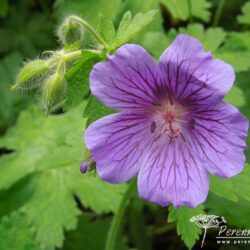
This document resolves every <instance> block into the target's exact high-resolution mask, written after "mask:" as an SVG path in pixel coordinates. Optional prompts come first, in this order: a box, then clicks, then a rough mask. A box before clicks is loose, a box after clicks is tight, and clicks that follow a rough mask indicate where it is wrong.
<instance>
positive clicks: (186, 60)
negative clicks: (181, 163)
mask: <svg viewBox="0 0 250 250" xmlns="http://www.w3.org/2000/svg"><path fill="white" fill-rule="evenodd" d="M159 64H160V69H161V73H162V76H163V80H162V81H163V82H164V83H165V84H166V85H167V88H168V89H169V91H170V92H171V93H172V94H173V95H175V96H176V98H177V99H178V100H180V101H182V102H183V103H189V104H190V105H191V104H193V105H197V103H199V104H202V103H204V104H206V103H207V102H209V100H210V101H211V98H215V99H219V100H222V98H223V97H224V96H225V94H226V93H227V92H228V90H229V89H230V88H231V86H232V84H233V82H234V79H235V74H234V70H233V68H232V67H231V66H230V65H229V64H226V63H224V62H223V61H221V60H217V59H216V60H213V59H212V55H211V53H210V52H208V53H207V52H205V51H204V49H203V47H202V45H201V43H200V42H199V40H197V39H195V38H192V37H190V36H188V35H179V36H177V38H176V39H175V40H174V42H173V43H172V44H171V45H170V46H169V47H168V48H167V49H166V50H165V52H164V53H163V54H162V56H161V57H160V60H159Z"/></svg>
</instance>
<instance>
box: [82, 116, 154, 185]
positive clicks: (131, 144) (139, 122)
mask: <svg viewBox="0 0 250 250" xmlns="http://www.w3.org/2000/svg"><path fill="white" fill-rule="evenodd" d="M150 122H151V121H150V117H149V114H133V113H119V114H112V115H109V116H106V117H104V118H101V119H99V120H97V121H95V122H94V123H92V124H91V125H90V126H89V127H88V128H87V130H86V132H85V142H86V144H87V147H88V149H89V150H90V151H91V153H92V155H93V157H94V160H95V161H96V168H97V172H98V174H99V176H100V177H101V178H102V179H103V180H106V181H108V182H111V183H120V182H124V181H127V180H129V179H130V178H132V177H133V176H135V175H136V174H137V173H138V170H139V168H140V167H141V163H140V158H141V154H142V152H143V150H144V149H145V148H146V147H147V140H148V139H149V138H150V133H151V132H150Z"/></svg>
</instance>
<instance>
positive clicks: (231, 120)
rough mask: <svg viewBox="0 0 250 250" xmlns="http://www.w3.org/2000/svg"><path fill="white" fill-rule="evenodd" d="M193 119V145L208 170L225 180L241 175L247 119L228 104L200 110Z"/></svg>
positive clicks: (221, 103)
mask: <svg viewBox="0 0 250 250" xmlns="http://www.w3.org/2000/svg"><path fill="white" fill-rule="evenodd" d="M193 118H194V120H193V125H192V128H191V129H190V134H191V138H192V144H193V147H194V150H196V152H197V157H200V158H201V160H202V161H203V162H204V163H205V164H204V166H205V167H206V168H207V170H208V171H209V172H210V173H212V174H214V175H217V176H219V177H222V178H223V177H224V178H225V177H231V176H234V175H236V174H238V173H240V172H241V171H242V169H243V167H244V164H245V156H244V150H245V148H246V142H245V140H246V136H247V131H248V127H249V122H248V120H247V119H246V118H245V117H244V116H243V115H241V113H240V112H239V111H238V109H237V108H235V107H234V106H232V105H230V104H228V103H225V102H220V103H219V104H217V105H216V106H211V108H210V109H207V110H204V111H197V112H196V113H194V114H193Z"/></svg>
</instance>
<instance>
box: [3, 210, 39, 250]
mask: <svg viewBox="0 0 250 250" xmlns="http://www.w3.org/2000/svg"><path fill="white" fill-rule="evenodd" d="M0 237H1V240H0V249H1V250H10V249H13V250H38V248H37V247H36V246H35V243H34V241H33V234H32V231H31V228H30V226H29V224H28V222H27V220H26V219H25V217H24V216H23V214H21V213H13V214H11V216H10V217H7V216H6V217H4V218H2V220H1V221H0Z"/></svg>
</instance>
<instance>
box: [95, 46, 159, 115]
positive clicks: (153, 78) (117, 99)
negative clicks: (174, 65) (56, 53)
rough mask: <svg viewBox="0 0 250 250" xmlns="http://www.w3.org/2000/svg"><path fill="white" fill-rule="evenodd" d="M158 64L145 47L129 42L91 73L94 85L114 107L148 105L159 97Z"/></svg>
mask: <svg viewBox="0 0 250 250" xmlns="http://www.w3.org/2000/svg"><path fill="white" fill-rule="evenodd" d="M159 81H160V77H159V69H158V65H157V64H156V63H155V62H154V60H153V59H152V57H151V56H150V55H149V54H148V53H147V52H146V50H145V49H144V48H142V47H141V46H139V45H135V44H126V45H123V46H122V47H120V48H119V49H117V51H116V53H115V54H114V55H111V56H108V61H107V62H100V63H97V64H96V65H95V66H94V68H93V70H92V71H91V74H90V89H91V92H92V93H93V95H95V96H96V97H97V98H98V99H99V100H100V101H102V102H103V103H104V104H105V105H107V106H108V107H110V108H112V109H117V110H131V109H138V108H139V109H145V108H147V107H149V106H151V105H152V103H154V102H155V101H158V98H157V95H158V92H160V91H159V89H157V86H158V85H157V84H158V82H159Z"/></svg>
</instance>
